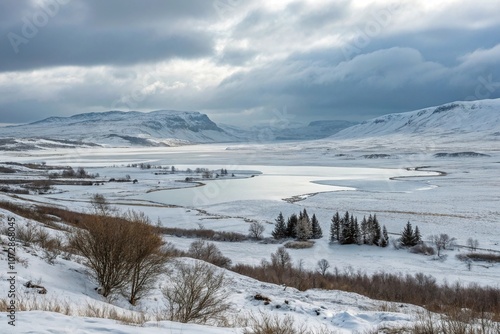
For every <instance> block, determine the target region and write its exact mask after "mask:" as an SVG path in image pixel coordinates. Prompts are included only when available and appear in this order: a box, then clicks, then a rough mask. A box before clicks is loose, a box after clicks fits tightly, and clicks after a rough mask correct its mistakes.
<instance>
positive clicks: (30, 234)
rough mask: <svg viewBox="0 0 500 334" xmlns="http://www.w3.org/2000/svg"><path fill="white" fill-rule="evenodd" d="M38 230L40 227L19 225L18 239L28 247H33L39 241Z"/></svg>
mask: <svg viewBox="0 0 500 334" xmlns="http://www.w3.org/2000/svg"><path fill="white" fill-rule="evenodd" d="M38 229H39V228H38V227H36V226H34V225H33V224H31V223H27V224H26V225H21V224H18V226H17V228H16V239H17V240H19V241H22V242H23V243H24V245H26V246H28V245H31V244H32V243H34V242H35V241H36V239H37V232H38Z"/></svg>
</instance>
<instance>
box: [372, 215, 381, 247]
mask: <svg viewBox="0 0 500 334" xmlns="http://www.w3.org/2000/svg"><path fill="white" fill-rule="evenodd" d="M371 237H372V240H371V244H372V245H377V246H379V245H380V238H381V237H382V232H381V230H380V224H379V222H378V219H377V215H373V220H372V226H371Z"/></svg>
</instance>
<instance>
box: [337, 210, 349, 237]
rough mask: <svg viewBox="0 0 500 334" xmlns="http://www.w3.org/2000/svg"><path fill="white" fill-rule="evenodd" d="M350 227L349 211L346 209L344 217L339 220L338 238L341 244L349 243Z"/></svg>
mask: <svg viewBox="0 0 500 334" xmlns="http://www.w3.org/2000/svg"><path fill="white" fill-rule="evenodd" d="M351 240H352V238H351V228H350V217H349V212H347V211H346V213H345V215H344V217H342V220H341V221H340V240H339V242H340V243H341V244H342V245H347V244H349V243H351V242H350V241H351Z"/></svg>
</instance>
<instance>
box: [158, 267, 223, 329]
mask: <svg viewBox="0 0 500 334" xmlns="http://www.w3.org/2000/svg"><path fill="white" fill-rule="evenodd" d="M169 276H170V280H171V284H170V285H169V286H168V287H164V288H163V289H162V293H163V296H164V297H165V299H166V300H167V301H168V310H169V318H170V320H172V321H179V322H183V323H187V322H194V323H199V324H205V323H207V322H215V323H216V322H218V321H220V320H223V319H224V313H225V312H226V311H227V310H228V309H229V308H230V304H229V303H228V302H227V298H228V292H227V291H225V290H224V287H225V286H227V284H228V281H227V279H226V278H225V276H224V273H223V272H221V271H217V270H216V269H215V268H214V267H212V266H210V265H208V264H204V263H201V262H196V263H195V264H194V265H187V264H183V263H177V264H176V266H175V270H174V272H173V273H171V274H169Z"/></svg>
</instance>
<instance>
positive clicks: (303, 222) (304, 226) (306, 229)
mask: <svg viewBox="0 0 500 334" xmlns="http://www.w3.org/2000/svg"><path fill="white" fill-rule="evenodd" d="M295 231H296V233H295V235H296V238H297V239H298V240H302V241H305V240H308V239H309V238H310V237H311V226H310V223H309V221H308V220H307V219H306V217H305V216H302V219H299V221H298V222H297V225H296V228H295Z"/></svg>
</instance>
